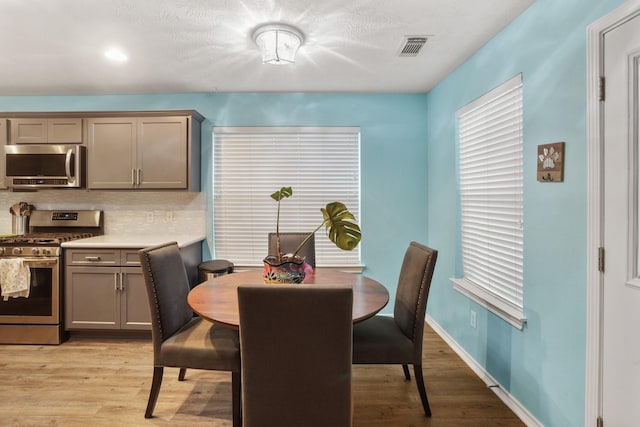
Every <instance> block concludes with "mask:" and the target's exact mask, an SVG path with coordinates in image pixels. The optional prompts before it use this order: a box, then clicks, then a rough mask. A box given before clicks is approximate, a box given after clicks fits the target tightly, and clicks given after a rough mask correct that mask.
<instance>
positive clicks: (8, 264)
mask: <svg viewBox="0 0 640 427" xmlns="http://www.w3.org/2000/svg"><path fill="white" fill-rule="evenodd" d="M30 283H31V270H30V269H29V266H28V265H26V264H25V263H24V262H23V259H22V258H7V259H0V290H2V299H3V300H4V301H7V300H8V299H9V298H10V297H11V298H18V297H25V298H27V297H29V289H30V286H29V285H30Z"/></svg>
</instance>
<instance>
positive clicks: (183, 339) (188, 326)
mask: <svg viewBox="0 0 640 427" xmlns="http://www.w3.org/2000/svg"><path fill="white" fill-rule="evenodd" d="M138 257H139V259H140V264H141V265H142V273H143V275H144V281H145V284H146V287H147V295H148V297H149V305H150V308H151V324H152V330H151V334H152V341H153V380H152V384H151V392H150V393H149V402H148V403H147V410H146V412H145V414H144V416H145V418H151V416H152V415H153V409H154V408H155V406H156V401H157V400H158V394H159V392H160V386H161V384H162V374H163V371H164V367H174V368H180V372H179V374H178V380H179V381H182V380H184V376H185V373H186V370H187V368H193V369H208V370H216V371H230V372H231V384H232V385H231V388H232V402H233V403H232V407H233V409H232V417H233V425H234V427H235V426H240V422H241V419H240V394H241V392H240V342H239V335H238V332H237V331H234V330H231V329H226V328H223V327H221V326H217V325H214V324H212V323H210V322H208V321H206V320H203V319H202V318H200V317H194V316H193V311H192V310H191V308H190V307H189V305H188V303H187V294H188V293H189V280H188V278H187V272H186V270H185V266H184V263H183V261H182V256H181V255H180V251H179V249H178V244H177V243H176V242H169V243H164V244H161V245H158V246H153V247H149V248H145V249H142V250H140V251H139V252H138Z"/></svg>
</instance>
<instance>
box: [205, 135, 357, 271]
mask: <svg viewBox="0 0 640 427" xmlns="http://www.w3.org/2000/svg"><path fill="white" fill-rule="evenodd" d="M213 145H214V150H213V152H214V162H213V164H214V170H213V176H214V180H213V181H214V184H213V187H214V188H213V192H214V203H213V212H214V214H213V216H214V240H215V257H216V258H221V259H228V260H230V261H232V262H233V263H234V264H235V265H237V266H261V265H262V260H263V259H264V257H266V256H267V255H268V254H267V247H268V246H267V245H268V243H267V235H268V233H270V232H275V230H276V215H277V207H278V205H277V202H276V201H274V200H273V199H272V198H271V197H270V196H271V194H272V193H273V192H275V191H276V190H279V189H280V188H281V187H292V189H293V195H292V196H291V197H289V198H287V199H284V200H282V201H281V204H280V231H281V232H287V231H289V232H311V231H313V230H315V229H316V227H318V226H319V225H320V224H321V223H322V221H323V217H322V212H321V211H320V208H324V207H325V206H326V205H327V203H330V202H334V201H339V202H342V203H344V204H345V205H346V206H347V208H348V209H349V210H350V211H351V213H353V215H354V216H355V217H356V220H357V222H358V224H360V128H358V127H214V129H213ZM315 239H316V265H317V266H319V267H354V268H360V267H361V261H360V245H358V246H357V247H356V248H355V249H354V250H352V251H344V250H341V249H338V248H337V247H336V246H335V245H334V244H333V243H332V242H331V241H330V240H329V239H328V238H327V237H326V232H325V228H324V227H323V228H321V229H320V230H318V231H317V232H316V235H315Z"/></svg>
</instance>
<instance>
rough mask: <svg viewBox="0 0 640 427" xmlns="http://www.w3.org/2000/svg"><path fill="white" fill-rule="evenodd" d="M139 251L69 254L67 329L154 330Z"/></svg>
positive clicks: (118, 250)
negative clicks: (152, 328)
mask: <svg viewBox="0 0 640 427" xmlns="http://www.w3.org/2000/svg"><path fill="white" fill-rule="evenodd" d="M137 253H138V250H137V249H70V250H66V251H65V297H64V301H65V304H64V305H65V307H64V311H65V329H66V330H68V331H73V330H91V329H93V330H150V329H151V314H150V311H149V303H148V299H147V291H146V287H145V284H144V278H143V276H142V270H141V268H140V265H139V262H138V255H137Z"/></svg>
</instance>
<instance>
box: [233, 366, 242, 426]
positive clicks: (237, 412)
mask: <svg viewBox="0 0 640 427" xmlns="http://www.w3.org/2000/svg"><path fill="white" fill-rule="evenodd" d="M241 385H242V382H241V381H240V372H239V371H238V372H232V373H231V402H232V404H231V406H232V409H231V417H232V418H233V420H232V422H233V427H240V426H242V389H241Z"/></svg>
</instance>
